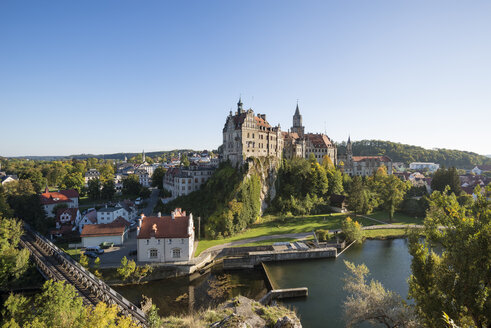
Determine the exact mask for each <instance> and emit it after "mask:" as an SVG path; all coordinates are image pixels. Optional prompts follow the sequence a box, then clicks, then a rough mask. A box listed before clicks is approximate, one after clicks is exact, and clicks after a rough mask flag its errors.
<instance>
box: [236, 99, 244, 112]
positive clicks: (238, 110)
mask: <svg viewBox="0 0 491 328" xmlns="http://www.w3.org/2000/svg"><path fill="white" fill-rule="evenodd" d="M242 105H243V104H242V97H240V98H239V102H238V103H237V112H238V113H239V114H242V113H243V111H244V109H243V108H242Z"/></svg>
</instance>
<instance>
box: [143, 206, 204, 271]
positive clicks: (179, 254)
mask: <svg viewBox="0 0 491 328" xmlns="http://www.w3.org/2000/svg"><path fill="white" fill-rule="evenodd" d="M136 238H137V259H138V261H139V262H182V261H189V260H190V259H191V258H192V257H193V252H194V224H193V215H192V214H191V213H190V214H189V215H188V216H186V212H184V211H182V210H181V209H180V208H176V209H175V210H174V211H173V212H171V215H170V216H160V214H159V215H157V216H152V217H145V216H144V215H142V217H141V218H140V219H138V227H137V237H136Z"/></svg>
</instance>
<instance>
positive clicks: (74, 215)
mask: <svg viewBox="0 0 491 328" xmlns="http://www.w3.org/2000/svg"><path fill="white" fill-rule="evenodd" d="M77 212H78V208H76V207H72V208H60V209H59V210H58V211H57V212H56V221H59V220H60V216H61V215H62V214H64V213H67V214H69V215H70V217H71V219H72V220H75V219H76V218H77Z"/></svg>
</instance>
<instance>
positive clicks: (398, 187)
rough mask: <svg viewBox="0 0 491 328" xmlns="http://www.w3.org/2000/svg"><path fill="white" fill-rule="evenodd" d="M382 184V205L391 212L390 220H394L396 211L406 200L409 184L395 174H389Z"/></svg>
mask: <svg viewBox="0 0 491 328" xmlns="http://www.w3.org/2000/svg"><path fill="white" fill-rule="evenodd" d="M408 183H409V182H408ZM382 186H383V187H382V188H381V189H380V193H381V197H380V198H381V201H382V207H383V208H384V209H385V210H386V211H387V212H389V220H390V222H392V219H393V218H394V212H395V210H396V208H398V207H399V205H400V204H401V203H402V201H403V200H404V195H405V194H406V191H407V190H408V189H409V185H408V184H407V183H404V182H403V181H402V180H401V179H399V178H398V177H396V176H395V175H388V176H386V177H385V178H384V179H383V182H382Z"/></svg>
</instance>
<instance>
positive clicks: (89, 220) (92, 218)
mask: <svg viewBox="0 0 491 328" xmlns="http://www.w3.org/2000/svg"><path fill="white" fill-rule="evenodd" d="M87 224H97V211H96V210H95V208H92V209H89V210H88V211H87V212H86V213H85V214H84V215H82V216H81V218H80V220H79V221H75V225H76V226H77V228H78V231H79V232H80V233H81V232H82V229H83V228H84V226H85V225H87Z"/></svg>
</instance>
